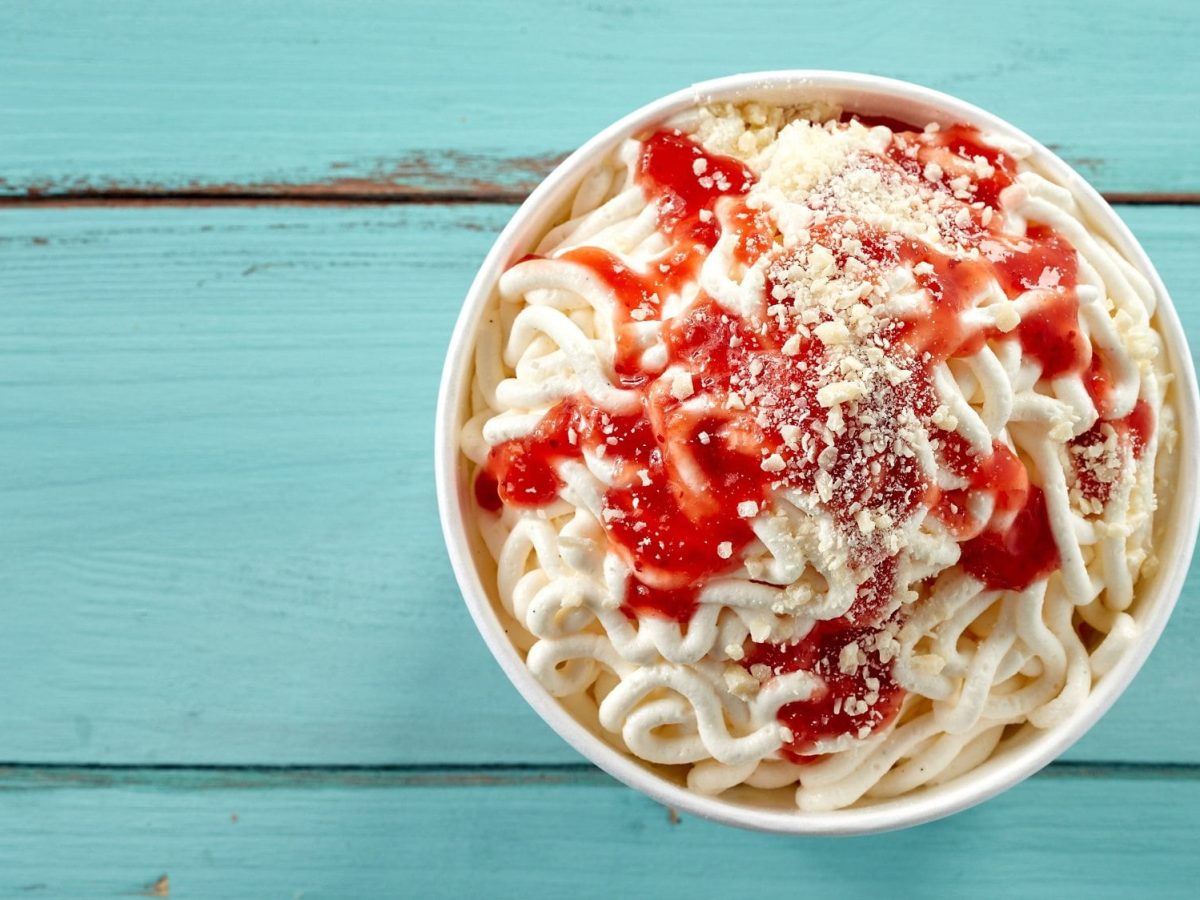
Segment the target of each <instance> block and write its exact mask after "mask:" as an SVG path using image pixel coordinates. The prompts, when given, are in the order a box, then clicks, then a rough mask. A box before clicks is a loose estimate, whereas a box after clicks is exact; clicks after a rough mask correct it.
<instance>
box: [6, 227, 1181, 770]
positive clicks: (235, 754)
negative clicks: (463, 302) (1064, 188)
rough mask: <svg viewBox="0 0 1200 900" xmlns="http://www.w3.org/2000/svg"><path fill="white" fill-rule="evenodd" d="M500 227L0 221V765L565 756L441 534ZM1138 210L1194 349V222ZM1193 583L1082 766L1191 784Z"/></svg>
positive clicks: (1088, 745)
mask: <svg viewBox="0 0 1200 900" xmlns="http://www.w3.org/2000/svg"><path fill="white" fill-rule="evenodd" d="M511 212H512V209H511V207H504V206H486V205H484V206H455V207H440V206H433V207H427V206H422V205H405V206H397V207H388V206H378V207H330V206H321V207H316V206H309V207H285V208H230V207H210V208H203V209H198V208H171V207H160V206H150V207H142V208H128V209H104V208H88V209H25V210H6V211H0V268H2V270H3V272H4V277H3V279H2V280H0V309H3V310H4V314H3V316H0V359H3V366H2V367H0V459H3V460H4V465H3V467H0V509H2V510H3V514H2V515H0V547H3V548H4V551H3V565H0V592H2V594H3V596H4V598H5V602H6V610H7V611H8V612H7V615H6V617H5V624H4V628H3V629H2V630H0V683H3V684H4V685H5V686H6V699H5V702H4V704H3V705H2V706H0V760H9V761H35V762H37V761H42V762H46V761H57V762H81V761H86V762H116V763H143V762H163V763H208V764H219V763H310V764H373V763H402V764H411V763H433V764H449V763H471V764H475V763H494V762H505V763H509V762H516V763H521V762H524V763H561V762H571V761H576V760H578V757H577V756H576V755H575V754H574V752H573V751H571V750H570V749H569V748H568V747H567V746H566V745H565V744H564V743H563V742H562V741H560V740H559V739H558V738H557V737H556V736H555V735H553V734H552V733H551V732H550V730H549V729H548V728H547V727H546V726H545V725H543V724H542V723H541V722H540V720H538V719H537V718H536V717H535V716H534V715H533V713H532V712H530V711H529V710H528V709H527V708H526V707H525V706H524V704H523V702H522V701H521V700H520V698H519V697H518V696H517V694H516V692H515V691H514V690H513V689H512V688H511V687H510V686H509V685H508V683H507V681H506V680H505V679H504V678H503V676H502V675H501V673H500V670H499V668H498V667H497V666H496V665H495V664H494V663H493V662H492V660H491V659H490V657H489V656H488V654H487V652H486V650H485V648H484V646H483V643H482V641H481V640H480V639H479V637H478V636H477V634H476V633H475V631H474V628H473V627H472V625H471V622H470V620H469V618H468V616H467V614H466V612H465V610H464V608H463V606H462V604H461V602H460V600H459V597H458V592H457V589H456V587H455V585H454V582H453V578H452V576H451V573H450V570H449V565H448V562H447V561H446V558H445V552H444V549H443V547H442V543H441V538H440V531H439V529H438V526H437V513H436V506H435V501H434V493H433V484H432V472H431V460H430V458H431V448H432V440H433V438H432V414H433V405H434V394H435V391H436V384H437V377H438V374H439V369H440V367H441V361H442V357H443V353H444V348H445V345H446V342H447V339H448V336H449V333H450V329H451V327H452V323H453V320H454V318H455V316H456V315H457V312H458V307H459V303H460V298H461V297H462V295H463V293H464V291H465V290H466V287H467V284H468V282H469V280H470V278H471V276H472V275H473V272H474V269H475V267H476V265H477V264H478V262H479V261H480V259H481V258H482V256H483V254H484V252H485V251H486V248H487V247H488V245H489V244H490V242H491V240H492V237H493V235H494V234H495V233H496V232H497V231H498V230H499V228H500V227H501V226H502V225H503V223H504V222H505V221H506V219H507V217H508V216H509V215H510V214H511ZM1124 213H1125V215H1126V217H1127V218H1128V220H1129V221H1130V222H1131V224H1132V225H1133V227H1134V229H1135V230H1136V231H1137V232H1138V234H1139V235H1140V236H1141V237H1142V238H1143V240H1144V241H1145V243H1146V245H1147V247H1148V249H1149V250H1150V252H1151V254H1152V256H1154V258H1155V259H1156V260H1157V261H1158V264H1159V266H1160V268H1161V270H1162V272H1163V275H1164V277H1165V278H1166V280H1167V282H1168V284H1170V285H1171V286H1173V287H1174V288H1175V289H1176V291H1177V293H1176V300H1177V302H1178V304H1179V306H1180V307H1181V310H1182V312H1183V316H1184V320H1185V322H1186V323H1187V326H1188V329H1189V331H1190V334H1191V335H1192V337H1193V339H1198V338H1200V296H1197V294H1196V292H1195V288H1194V285H1195V284H1196V283H1197V281H1198V280H1200V260H1198V259H1197V257H1196V255H1195V253H1194V246H1195V244H1196V241H1197V240H1200V210H1196V209H1193V208H1186V209H1185V208H1169V207H1155V208H1130V209H1126V210H1124ZM1198 579H1200V570H1197V571H1196V572H1195V573H1194V574H1193V576H1192V579H1191V581H1190V582H1189V585H1188V589H1187V595H1186V596H1185V598H1184V602H1183V603H1182V604H1181V606H1180V608H1179V609H1178V611H1177V613H1176V617H1175V619H1174V620H1173V621H1172V623H1171V625H1170V626H1169V628H1168V631H1167V634H1166V636H1165V637H1164V639H1163V642H1162V644H1161V645H1160V647H1159V649H1158V651H1157V652H1156V653H1155V655H1154V657H1153V658H1152V659H1151V661H1150V662H1149V664H1148V665H1147V668H1146V670H1145V671H1144V672H1143V674H1142V676H1141V677H1140V678H1139V679H1138V681H1137V682H1136V683H1135V685H1134V686H1133V688H1132V689H1131V690H1130V691H1129V693H1128V694H1127V695H1126V697H1125V698H1124V699H1123V700H1122V701H1121V702H1120V703H1119V705H1118V706H1117V708H1116V709H1115V710H1114V711H1113V712H1112V713H1111V714H1110V715H1109V716H1108V717H1107V718H1106V719H1105V720H1104V721H1103V722H1102V723H1101V724H1100V725H1099V726H1098V727H1097V729H1096V730H1095V731H1094V732H1093V733H1092V734H1091V735H1090V736H1089V737H1088V738H1086V739H1085V740H1084V741H1083V742H1082V743H1081V744H1080V745H1079V746H1078V747H1076V748H1075V749H1074V750H1073V751H1071V753H1070V754H1069V758H1072V759H1076V760H1081V759H1091V760H1125V761H1141V762H1154V763H1179V762H1185V763H1190V762H1198V761H1200V750H1198V749H1197V748H1198V747H1200V741H1198V738H1200V730H1198V729H1200V723H1197V721H1196V720H1195V717H1194V716H1190V715H1186V714H1184V713H1183V712H1182V711H1184V710H1187V709H1190V708H1192V705H1193V702H1194V698H1195V696H1196V695H1197V694H1198V693H1200V672H1198V671H1197V668H1196V666H1195V665H1193V663H1192V660H1193V655H1194V654H1193V648H1194V646H1195V644H1196V641H1197V640H1200V607H1198V606H1197V604H1196V603H1195V602H1194V601H1195V600H1196V598H1197V597H1200V580H1198ZM430 683H433V684H436V690H432V691H425V690H423V689H422V686H423V685H425V684H430ZM447 698H449V699H447Z"/></svg>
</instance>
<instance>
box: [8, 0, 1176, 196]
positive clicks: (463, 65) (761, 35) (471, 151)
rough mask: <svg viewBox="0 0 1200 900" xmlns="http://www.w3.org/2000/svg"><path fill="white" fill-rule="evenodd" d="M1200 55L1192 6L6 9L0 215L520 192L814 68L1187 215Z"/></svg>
mask: <svg viewBox="0 0 1200 900" xmlns="http://www.w3.org/2000/svg"><path fill="white" fill-rule="evenodd" d="M1198 36H1200V24H1198V21H1197V17H1196V16H1195V14H1194V11H1193V9H1192V5H1191V4H1190V3H1189V2H1186V0H1171V2H1156V3H1153V4H1150V5H1138V4H1130V3H1126V2H1118V0H1102V2H1097V0H1071V2H1063V3H1052V4H1051V3H1044V2H1040V0H1013V2H1011V3H1007V4H1004V6H1003V7H1002V8H996V9H990V10H988V11H986V12H978V13H976V12H973V11H968V10H966V9H963V10H958V11H947V10H939V11H937V12H933V11H932V10H931V9H929V8H924V7H921V6H919V5H912V4H885V5H879V4H875V3H869V2H865V0H849V2H847V0H820V2H809V3H793V2H789V0H763V2H760V3H757V4H754V6H753V7H752V8H746V9H741V8H739V9H738V10H737V11H736V13H735V12H733V10H732V9H731V7H730V6H729V4H728V3H727V2H715V0H687V2H684V0H670V2H663V3H655V4H633V3H622V2H610V0H601V2H594V0H564V2H560V3H552V4H538V3H526V4H509V3H492V2H488V0H466V2H463V3H458V4H455V5H454V8H453V10H452V11H451V10H448V9H447V8H446V7H445V6H444V5H442V4H435V3H416V2H401V3H396V2H393V0H371V2H359V3H354V4H345V3H338V2H336V0H262V2H257V3H253V4H245V3H239V2H213V0H204V2H200V0H186V2H178V3H171V4H157V3H146V2H129V0H115V2H109V3H105V4H95V3H93V2H90V0H42V2H38V3H10V4H7V9H6V12H5V27H4V28H2V29H0V61H2V66H3V68H2V74H0V97H2V99H0V192H2V193H4V194H7V195H10V196H24V195H29V194H31V193H37V194H42V195H46V194H55V193H65V194H70V195H72V196H82V195H87V194H90V193H95V192H107V191H117V192H125V193H135V194H136V193H139V192H145V193H157V192H163V191H167V192H185V193H191V194H214V195H219V194H222V193H230V192H232V193H234V194H236V195H248V196H253V195H260V196H267V197H270V196H279V195H282V194H303V195H307V196H327V195H331V194H336V195H343V196H357V197H362V196H370V195H380V194H382V195H389V196H397V195H411V194H414V193H418V194H419V193H432V194H452V195H459V194H464V193H469V194H476V195H479V194H492V195H495V194H503V195H512V194H520V193H523V192H525V191H527V190H528V189H529V188H530V187H531V186H532V185H533V184H535V183H536V182H537V181H538V180H539V179H540V178H541V176H542V174H543V173H544V172H545V171H546V170H547V169H548V168H549V166H550V165H551V164H552V162H553V161H554V160H555V159H556V158H557V157H558V156H559V155H560V154H562V153H563V152H565V151H568V150H570V149H572V148H573V147H575V146H578V144H579V143H580V142H582V141H583V140H584V139H586V138H587V137H588V136H590V135H591V134H594V133H595V132H596V131H598V130H599V129H600V128H602V127H603V126H605V125H607V124H608V123H609V122H611V121H613V120H615V119H616V118H617V117H619V116H620V115H622V114H624V113H625V112H628V111H629V110H632V109H634V108H636V107H637V106H640V105H641V104H643V103H645V102H647V101H649V100H651V99H653V98H654V97H656V96H659V95H661V94H663V93H666V92H668V91H671V90H675V89H678V88H681V87H684V86H686V85H688V84H690V83H692V82H695V81H699V80H703V79H706V78H712V77H715V76H718V75H724V74H730V73H733V72H739V71H760V70H764V69H771V68H797V67H808V68H834V69H848V70H859V71H865V72H874V73H879V74H884V75H890V76H894V77H898V78H904V79H908V80H911V81H915V82H918V83H922V84H927V85H929V86H931V87H935V88H938V89H941V90H945V91H948V92H950V93H954V94H957V95H959V96H961V97H963V98H964V99H967V100H970V101H972V102H975V103H978V104H980V105H982V106H983V107H985V108H987V109H990V110H992V111H993V112H996V113H997V114H999V115H1001V116H1004V117H1005V118H1008V119H1010V120H1011V121H1013V122H1014V123H1015V124H1017V125H1018V126H1020V127H1022V128H1024V129H1026V130H1027V131H1029V132H1030V133H1032V134H1034V135H1036V136H1037V137H1038V138H1039V139H1041V140H1043V141H1044V142H1046V143H1049V144H1051V145H1053V146H1055V147H1057V148H1058V150H1059V151H1060V153H1061V154H1062V155H1063V156H1064V157H1065V158H1066V159H1067V160H1068V161H1070V162H1072V163H1073V164H1074V165H1076V166H1077V167H1078V168H1079V169H1080V171H1081V172H1082V173H1083V174H1084V175H1085V176H1087V177H1088V178H1090V179H1091V180H1092V181H1093V182H1094V183H1096V184H1097V185H1098V186H1099V187H1100V188H1101V189H1102V190H1106V191H1113V192H1123V193H1126V194H1128V193H1139V194H1144V193H1147V192H1170V193H1173V194H1175V195H1178V196H1183V195H1195V194H1196V193H1197V192H1200V157H1198V156H1197V154H1196V153H1195V152H1194V147H1195V145H1196V142H1197V137H1198V134H1197V130H1198V129H1200V123H1198V121H1197V120H1196V118H1195V117H1194V116H1190V115H1187V114H1186V113H1187V111H1188V110H1192V109H1195V108H1196V106H1197V101H1198V100H1200V55H1198V54H1196V53H1195V52H1194V47H1195V43H1196V39H1197V37H1198ZM1168 61H1169V62H1168Z"/></svg>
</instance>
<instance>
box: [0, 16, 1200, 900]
mask: <svg viewBox="0 0 1200 900" xmlns="http://www.w3.org/2000/svg"><path fill="white" fill-rule="evenodd" d="M753 9H754V11H753V12H746V11H744V8H743V9H742V10H739V11H737V12H734V11H733V7H732V5H731V4H729V3H707V2H701V0H689V2H671V3H666V4H641V3H637V4H634V3H623V2H606V0H601V2H574V0H558V2H555V3H546V4H538V3H532V2H524V3H519V4H516V3H513V4H501V3H482V2H480V3H474V2H472V3H467V2H460V3H456V4H434V3H430V4H416V3H406V2H395V0H392V2H386V3H384V2H380V3H365V2H363V3H354V4H346V3H337V2H333V0H328V2H317V0H274V2H217V0H205V2H178V3H170V4H166V3H153V2H137V3H134V2H117V0H113V2H109V3H104V4H99V3H94V2H90V0H80V2H74V3H72V2H52V0H39V2H37V3H30V2H22V0H2V2H0V21H2V22H3V25H2V26H0V591H2V594H0V595H2V597H3V602H4V609H5V614H4V616H3V626H2V627H0V684H2V685H3V686H4V700H3V704H2V705H0V710H2V713H0V725H2V727H0V760H2V761H3V762H2V763H0V766H2V767H0V787H2V788H3V795H2V796H0V894H2V895H3V896H47V897H85V896H129V895H131V894H132V895H137V894H139V893H145V894H149V895H153V896H167V895H169V896H171V897H255V898H265V897H287V898H298V897H304V898H313V897H367V896H371V897H392V896H413V897H428V896H465V895H472V894H473V895H480V896H520V897H528V896H538V897H540V896H573V897H583V896H600V897H604V896H618V895H620V894H621V893H627V894H636V895H639V896H647V897H666V896H709V895H711V896H725V895H731V894H739V895H749V896H760V895H761V896H773V895H780V896H782V895H789V896H792V895H795V896H815V897H842V896H857V895H870V896H875V895H878V894H880V893H881V892H887V893H891V894H894V895H897V896H911V895H913V894H915V893H916V892H917V891H920V892H921V893H922V895H929V896H940V895H949V896H965V895H967V894H970V895H972V896H996V895H1000V894H1004V895H1006V896H1012V895H1018V896H1045V897H1056V898H1059V897H1076V896H1077V897H1089V898H1090V897H1102V896H1129V895H1131V894H1132V895H1134V896H1148V895H1153V896H1195V895H1196V894H1195V893H1194V891H1195V890H1196V884H1197V883H1198V881H1200V854H1198V853H1197V850H1196V847H1197V845H1198V843H1200V723H1198V722H1197V716H1196V710H1197V706H1196V698H1197V696H1200V667H1198V666H1197V664H1196V647H1197V645H1198V643H1200V569H1196V570H1195V571H1194V573H1193V577H1192V578H1191V579H1190V581H1189V583H1188V587H1187V590H1186V593H1185V595H1184V597H1183V599H1182V601H1181V604H1180V606H1179V609H1178V610H1177V612H1176V614H1175V617H1174V619H1173V620H1172V622H1171V624H1170V626H1169V627H1168V629H1167V632H1166V635H1165V636H1164V638H1163V640H1162V642H1161V644H1160V645H1159V647H1158V649H1157V651H1156V652H1155V654H1154V656H1153V658H1152V659H1151V660H1150V662H1149V663H1148V664H1147V666H1146V668H1145V670H1144V671H1143V672H1142V674H1141V675H1140V676H1139V678H1138V679H1137V681H1136V683H1135V684H1134V685H1133V687H1132V688H1131V689H1130V690H1129V691H1128V693H1127V694H1126V696H1125V697H1124V698H1123V699H1122V700H1121V701H1120V702H1119V703H1118V705H1117V706H1116V707H1115V708H1114V709H1113V711H1112V712H1111V713H1110V714H1109V715H1108V716H1107V717H1106V718H1105V719H1104V720H1103V722H1102V723H1101V724H1100V725H1099V726H1098V727H1097V728H1096V729H1095V730H1094V731H1093V732H1092V733H1091V734H1090V735H1089V736H1088V737H1087V738H1085V739H1084V740H1083V741H1082V742H1080V743H1079V744H1078V745H1077V746H1076V747H1074V748H1073V749H1072V750H1071V751H1070V752H1069V753H1067V754H1066V756H1065V757H1064V759H1063V760H1061V761H1060V762H1058V763H1056V764H1055V765H1053V766H1051V767H1050V768H1049V769H1048V770H1046V771H1045V772H1043V773H1042V774H1040V775H1038V776H1037V777H1035V778H1033V779H1031V780H1030V781H1028V782H1026V783H1025V784H1023V785H1021V786H1020V787H1018V788H1016V789H1015V790H1013V791H1011V792H1009V793H1007V794H1005V795H1004V796H1002V797H1001V798H999V799H997V800H994V801H992V802H989V803H987V804H985V805H983V806H981V807H979V808H976V809H974V810H971V811H969V812H967V813H964V814H961V815H959V816H956V817H954V818H952V819H949V820H946V821H942V822H939V823H935V824H932V825H928V826H925V827H921V828H917V829H913V830H910V831H906V832H902V833H898V834H892V835H883V836H878V837H871V838H862V839H843V840H814V839H808V840H803V839H795V838H783V837H773V836H766V835H756V834H750V833H743V832H739V831H735V830H732V829H728V828H724V827H720V826H716V825H711V824H708V823H705V822H703V821H699V820H695V819H692V818H688V817H682V818H681V817H679V816H678V815H676V814H674V813H673V812H671V811H668V810H665V809H663V808H661V807H659V806H656V805H655V804H654V803H653V802H651V801H650V800H647V799H645V798H643V797H641V796H640V795H638V794H635V793H633V792H632V791H629V790H627V789H626V788H624V787H622V786H620V785H618V784H616V783H614V782H613V781H611V780H610V779H609V778H607V777H606V776H604V775H602V774H600V773H598V772H597V771H596V770H595V769H593V768H591V767H590V766H589V765H587V764H586V763H585V762H584V761H583V760H582V759H581V758H580V757H579V756H577V755H576V754H575V753H574V752H573V751H572V750H570V749H569V748H568V747H567V746H566V745H565V744H564V743H563V742H562V741H561V740H559V739H558V738H557V737H556V736H555V735H554V734H553V733H551V732H550V730H549V729H548V728H547V727H546V726H544V725H543V724H542V723H541V721H540V720H539V719H537V718H536V717H535V716H534V714H533V713H532V712H530V711H529V710H528V709H527V708H526V707H525V706H524V705H523V703H522V701H521V700H520V699H519V697H518V696H517V694H516V692H515V691H514V690H513V689H512V688H511V687H510V686H509V684H508V683H507V682H506V681H505V680H504V678H503V676H502V675H501V673H500V670H499V668H498V667H497V666H496V665H495V664H494V663H493V662H492V660H491V658H490V657H489V656H488V654H487V652H486V650H485V648H484V646H483V643H482V641H481V640H480V639H479V637H478V635H477V634H476V633H475V631H474V629H473V627H472V625H471V623H470V620H469V619H468V617H467V614H466V611H465V609H464V608H463V606H462V604H461V601H460V599H459V596H458V592H457V589H456V587H455V584H454V581H453V578H452V576H451V573H450V568H449V564H448V562H447V559H446V556H445V553H444V550H443V548H442V545H441V542H440V537H439V531H438V528H437V525H436V508H435V504H434V494H433V485H432V466H431V453H432V414H433V405H434V394H435V389H436V379H437V374H438V370H439V368H440V364H441V357H442V354H443V352H444V347H445V345H446V342H447V339H448V337H449V333H450V328H451V325H452V322H453V320H454V317H455V315H456V313H457V310H458V305H459V302H460V298H461V297H462V295H463V293H464V291H465V289H466V287H467V284H468V282H469V280H470V278H471V276H472V274H473V272H474V269H475V267H476V266H477V265H478V263H479V261H480V260H481V258H482V256H483V254H484V252H485V251H486V249H487V247H488V246H489V244H490V243H491V241H492V240H493V237H494V235H495V234H496V233H497V231H498V230H499V229H500V228H501V227H502V225H503V224H504V222H505V221H506V220H507V218H508V217H509V216H510V215H511V213H512V212H513V210H514V208H515V204H516V203H518V202H519V201H520V199H521V198H522V196H523V195H524V194H525V193H526V192H527V191H528V190H529V189H530V187H531V186H532V185H533V184H535V183H536V182H537V180H538V179H539V178H540V177H541V176H542V175H544V173H545V172H547V171H548V170H549V168H550V167H551V166H552V164H553V163H554V161H555V160H556V159H558V158H559V157H560V156H561V155H562V154H563V153H564V152H565V151H568V150H569V149H571V148H572V147H574V146H575V145H576V144H577V143H579V142H580V141H581V140H583V139H584V138H586V137H587V136H589V135H590V134H592V133H593V132H595V131H597V130H598V129H600V128H601V127H602V126H604V125H605V124H607V123H608V122H610V121H611V120H613V119H614V118H616V117H617V116H618V115H620V114H622V113H624V112H625V111H628V110H630V109H632V108H634V107H636V106H638V105H640V104H641V103H643V102H645V101H647V100H649V99H651V98H653V97H655V96H657V95H659V94H661V93H664V92H666V91H668V90H671V89H675V88H678V87H680V86H683V85H686V84H688V83H690V82H692V81H695V80H699V79H702V78H708V77H713V76H716V75H721V74H726V73H730V72H736V71H746V70H756V69H767V68H785V67H800V66H805V67H827V68H843V69H853V70H861V71H868V72H878V73H882V74H887V75H892V76H896V77H900V78H906V79H910V80H913V81H918V82H921V83H924V84H927V85H930V86H932V87H935V88H939V89H942V90H946V91H949V92H952V93H955V94H957V95H959V96H962V97H964V98H965V99H967V100H970V101H973V102H975V103H978V104H980V105H982V106H984V107H986V108H988V109H991V110H993V111H994V112H996V113H998V114H1000V115H1002V116H1004V117H1006V118H1008V119H1010V120H1011V121H1013V122H1015V123H1016V124H1017V125H1019V126H1020V127H1022V128H1025V129H1026V130H1028V131H1030V132H1032V133H1033V134H1035V135H1037V136H1039V137H1040V138H1041V139H1042V140H1044V141H1046V142H1048V143H1050V144H1051V145H1053V146H1055V147H1056V148H1057V149H1058V151H1059V152H1060V153H1061V154H1062V155H1063V156H1064V157H1065V158H1066V159H1068V160H1069V161H1071V162H1072V163H1073V164H1074V165H1076V166H1077V167H1078V168H1079V169H1080V171H1081V172H1083V173H1084V174H1085V175H1086V176H1088V177H1089V178H1090V179H1092V181H1093V182H1094V183H1095V184H1096V185H1097V186H1098V187H1099V188H1100V189H1101V190H1103V191H1104V192H1105V193H1106V194H1107V195H1108V196H1109V198H1110V199H1111V200H1113V201H1114V202H1115V203H1117V204H1118V209H1119V211H1120V213H1121V214H1122V215H1123V216H1124V217H1125V218H1126V220H1127V221H1128V222H1129V224H1130V225H1131V226H1132V228H1133V230H1134V231H1135V232H1136V233H1137V235H1138V236H1139V237H1140V238H1141V240H1142V241H1143V242H1144V243H1145V245H1146V247H1147V249H1148V250H1149V252H1150V254H1151V256H1152V257H1153V258H1154V259H1155V260H1156V262H1157V264H1158V266H1159V267H1160V269H1161V271H1162V274H1163V276H1164V278H1165V280H1166V282H1167V284H1168V285H1169V286H1170V288H1171V289H1172V291H1173V293H1174V297H1175V301H1176V303H1177V304H1178V306H1179V308H1180V313H1181V315H1182V317H1183V319H1184V322H1185V324H1186V326H1187V327H1188V329H1189V333H1190V334H1191V336H1192V340H1193V342H1194V343H1193V345H1194V346H1200V290H1198V289H1197V283H1198V282H1200V256H1198V254H1197V252H1196V249H1195V248H1196V247H1197V245H1198V242H1200V205H1198V204H1200V153H1198V152H1197V150H1196V147H1197V142H1198V141H1200V119H1198V118H1197V116H1196V111H1197V109H1198V108H1200V55H1198V54H1197V53H1196V46H1197V44H1198V43H1200V23H1198V21H1197V13H1195V12H1194V11H1193V7H1192V4H1190V3H1188V2H1183V0H1180V2H1175V3H1159V4H1144V5H1138V4H1130V3H1127V2H1121V3H1098V2H1096V0H1088V2H1076V3H1055V4H1051V3H1046V2H1042V0H1035V2H1028V0H1012V2H1009V3H1005V4H999V5H997V4H991V5H989V6H987V7H986V8H985V7H978V8H975V7H972V8H970V9H968V8H967V7H953V8H948V7H946V6H945V4H942V5H940V6H929V7H926V6H924V5H918V4H910V3H899V4H888V5H887V6H886V8H885V7H882V6H880V5H876V4H870V3H859V2H853V0H837V2H822V3H810V4H796V3H791V2H766V0H764V2H760V3H757V4H753ZM976 10H977V11H976Z"/></svg>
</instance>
